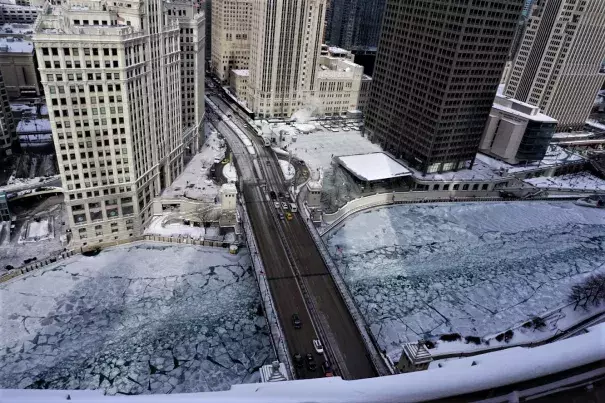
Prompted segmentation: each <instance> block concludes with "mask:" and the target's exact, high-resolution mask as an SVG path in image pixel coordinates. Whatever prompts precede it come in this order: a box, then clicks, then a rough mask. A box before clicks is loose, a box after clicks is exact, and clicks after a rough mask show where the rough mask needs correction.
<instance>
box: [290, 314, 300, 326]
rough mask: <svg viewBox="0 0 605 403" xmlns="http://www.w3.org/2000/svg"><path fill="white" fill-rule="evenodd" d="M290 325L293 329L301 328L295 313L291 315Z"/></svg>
mask: <svg viewBox="0 0 605 403" xmlns="http://www.w3.org/2000/svg"><path fill="white" fill-rule="evenodd" d="M292 325H293V326H294V329H300V328H301V327H302V322H301V321H300V318H299V317H298V314H297V313H293V314H292Z"/></svg>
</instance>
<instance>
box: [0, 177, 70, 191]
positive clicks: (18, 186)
mask: <svg viewBox="0 0 605 403" xmlns="http://www.w3.org/2000/svg"><path fill="white" fill-rule="evenodd" d="M60 180H61V177H60V176H59V175H51V176H44V177H35V178H15V177H14V175H13V176H11V177H10V178H9V179H8V181H7V183H6V185H4V186H0V191H2V192H6V193H10V192H16V191H19V190H22V189H27V188H29V187H38V186H44V185H46V184H48V183H49V182H55V181H59V186H61V185H60V183H61V182H60Z"/></svg>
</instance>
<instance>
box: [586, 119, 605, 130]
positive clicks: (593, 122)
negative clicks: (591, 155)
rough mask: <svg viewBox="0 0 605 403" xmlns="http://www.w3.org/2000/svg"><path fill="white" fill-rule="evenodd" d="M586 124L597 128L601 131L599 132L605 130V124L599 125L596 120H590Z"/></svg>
mask: <svg viewBox="0 0 605 403" xmlns="http://www.w3.org/2000/svg"><path fill="white" fill-rule="evenodd" d="M586 124H587V125H588V126H592V127H595V128H597V129H599V130H605V125H604V124H603V123H599V122H597V121H596V120H594V119H588V120H587V121H586Z"/></svg>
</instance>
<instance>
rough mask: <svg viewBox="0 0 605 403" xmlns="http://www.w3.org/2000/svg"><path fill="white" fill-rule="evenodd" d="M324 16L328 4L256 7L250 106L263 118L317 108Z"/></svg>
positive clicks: (293, 1) (261, 0) (315, 0)
mask: <svg viewBox="0 0 605 403" xmlns="http://www.w3.org/2000/svg"><path fill="white" fill-rule="evenodd" d="M215 2H216V0H215V1H213V4H214V3H215ZM325 12H326V0H255V1H253V2H252V24H251V30H250V63H249V70H250V76H249V79H248V92H247V99H246V101H247V104H248V107H249V108H250V109H252V110H253V111H254V112H255V113H257V116H258V117H259V118H264V117H289V116H291V115H292V113H294V112H295V111H296V110H298V109H300V108H301V107H302V106H303V105H305V104H307V103H312V102H313V98H314V97H316V94H315V85H316V80H317V77H316V75H317V66H318V59H319V56H320V52H321V43H322V39H323V33H324V17H325ZM317 103H320V101H319V100H317Z"/></svg>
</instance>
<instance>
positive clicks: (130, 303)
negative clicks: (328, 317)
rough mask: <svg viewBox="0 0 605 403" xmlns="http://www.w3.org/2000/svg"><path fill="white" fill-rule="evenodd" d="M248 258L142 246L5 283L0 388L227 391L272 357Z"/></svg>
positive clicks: (252, 378) (2, 288) (0, 295)
mask: <svg viewBox="0 0 605 403" xmlns="http://www.w3.org/2000/svg"><path fill="white" fill-rule="evenodd" d="M249 265H250V257H249V255H248V254H247V253H245V252H240V254H238V255H230V254H229V253H227V252H226V251H224V250H222V249H217V248H207V247H201V246H191V245H166V244H157V243H137V244H129V245H123V246H120V247H115V248H111V249H106V250H103V251H102V252H101V253H100V254H99V255H97V256H95V257H85V256H82V255H77V256H74V257H72V258H70V259H67V260H65V261H62V262H61V263H59V264H55V265H53V266H48V267H47V268H45V269H42V270H39V271H34V272H32V273H31V274H29V275H27V276H24V277H20V278H17V279H15V280H11V281H10V282H8V283H5V284H2V285H0V298H1V300H2V304H3V307H2V309H1V310H0V318H1V320H2V329H3V331H2V332H1V333H0V347H1V348H0V387H2V388H38V389H42V388H49V389H102V390H105V391H106V392H107V393H108V394H116V393H119V394H141V393H144V394H155V393H177V392H199V391H210V390H213V391H214V390H225V389H228V388H229V387H230V385H233V384H239V383H245V382H254V381H255V380H256V379H257V376H258V375H257V369H258V368H259V367H260V366H261V365H263V364H267V363H269V362H271V361H272V360H273V359H274V355H273V350H272V348H271V346H270V341H269V337H268V330H267V326H266V321H265V319H264V318H263V317H259V316H257V315H256V312H257V307H258V305H259V303H260V296H259V295H258V288H257V286H256V284H255V283H254V281H255V280H254V277H253V275H252V274H251V272H250V271H248V270H247V268H248V266H249Z"/></svg>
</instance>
